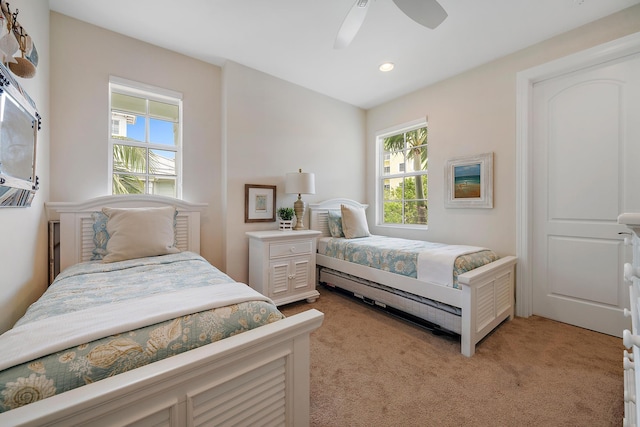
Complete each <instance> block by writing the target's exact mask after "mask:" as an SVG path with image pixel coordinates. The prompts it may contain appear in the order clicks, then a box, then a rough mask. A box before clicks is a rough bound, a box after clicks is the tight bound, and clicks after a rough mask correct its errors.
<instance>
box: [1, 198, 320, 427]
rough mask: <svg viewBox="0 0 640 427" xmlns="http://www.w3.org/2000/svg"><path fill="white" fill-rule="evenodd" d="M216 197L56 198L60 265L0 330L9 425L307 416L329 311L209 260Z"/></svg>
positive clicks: (273, 420)
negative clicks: (312, 357) (275, 293)
mask: <svg viewBox="0 0 640 427" xmlns="http://www.w3.org/2000/svg"><path fill="white" fill-rule="evenodd" d="M105 207H107V208H106V209H103V208H105ZM204 207H205V206H204V205H197V204H191V203H186V202H183V201H180V200H175V199H170V198H165V197H158V196H109V197H102V198H98V199H93V200H90V201H88V202H85V203H50V204H47V209H48V210H49V211H50V214H51V215H50V216H59V219H60V230H61V241H60V248H61V258H60V262H61V270H62V272H61V273H60V274H59V275H58V277H57V278H56V280H55V281H54V283H52V285H51V286H50V287H49V289H48V290H47V292H46V293H45V295H43V297H42V298H41V299H40V300H38V301H37V302H36V303H34V304H33V305H32V306H31V307H30V308H29V309H28V310H27V313H26V314H25V316H24V317H23V318H22V319H21V320H19V321H18V323H17V324H16V326H15V327H14V328H13V329H11V330H10V331H8V332H6V333H5V334H3V335H2V336H0V348H2V356H1V357H0V412H1V413H0V425H43V424H47V425H64V426H68V425H76V424H82V425H92V426H100V425H104V426H107V425H108V426H113V425H171V426H187V425H189V426H192V425H193V426H195V425H212V424H215V425H253V424H255V423H257V422H258V421H260V423H261V424H262V425H307V424H308V422H309V334H310V333H311V332H312V331H313V330H315V329H316V328H318V327H319V326H320V324H321V323H322V318H323V315H322V313H320V312H319V311H317V310H314V309H311V310H308V311H306V312H303V313H300V314H298V315H295V316H291V317H288V318H285V317H284V316H283V315H282V314H281V313H280V311H279V310H278V308H277V307H276V306H275V305H274V304H273V303H272V302H271V301H270V300H269V299H268V298H266V297H264V296H262V295H260V294H259V293H258V292H256V291H254V290H253V289H251V288H250V287H249V286H247V285H245V284H241V283H236V282H234V281H233V280H232V279H231V278H230V277H229V276H227V275H226V274H224V273H222V272H221V271H219V270H217V269H216V268H215V267H213V266H211V265H210V264H209V263H208V262H207V261H206V260H204V258H202V257H201V256H200V255H199V254H198V253H199V246H200V241H199V237H200V225H199V224H200V210H201V209H203V208H204ZM105 232H106V233H105ZM149 232H150V234H151V235H152V236H151V237H150V236H149ZM132 242H135V243H132ZM53 337H55V339H52V338H53Z"/></svg>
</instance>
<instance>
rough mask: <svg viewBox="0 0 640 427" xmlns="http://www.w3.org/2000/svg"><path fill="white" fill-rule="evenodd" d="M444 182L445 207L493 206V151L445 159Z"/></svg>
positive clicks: (489, 207) (488, 207) (485, 207)
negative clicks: (445, 189) (445, 190)
mask: <svg viewBox="0 0 640 427" xmlns="http://www.w3.org/2000/svg"><path fill="white" fill-rule="evenodd" d="M445 182H446V187H447V192H446V194H445V203H444V206H445V208H483V209H491V208H493V153H483V154H478V155H475V156H465V157H456V158H453V159H450V160H447V164H446V167H445Z"/></svg>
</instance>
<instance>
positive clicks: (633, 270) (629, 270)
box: [624, 262, 640, 282]
mask: <svg viewBox="0 0 640 427" xmlns="http://www.w3.org/2000/svg"><path fill="white" fill-rule="evenodd" d="M638 270H640V269H639V268H637V267H634V266H633V265H631V264H629V263H628V262H627V263H625V264H624V278H625V280H628V281H629V282H630V281H631V280H632V279H633V277H634V276H635V277H638V276H640V271H638Z"/></svg>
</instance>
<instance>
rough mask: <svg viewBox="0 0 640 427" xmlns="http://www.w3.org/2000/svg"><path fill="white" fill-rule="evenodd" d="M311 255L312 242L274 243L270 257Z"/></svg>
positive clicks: (270, 247) (270, 250)
mask: <svg viewBox="0 0 640 427" xmlns="http://www.w3.org/2000/svg"><path fill="white" fill-rule="evenodd" d="M308 253H311V240H301V241H298V242H288V243H272V244H271V245H270V246H269V257H270V258H275V257H281V256H289V255H300V254H308Z"/></svg>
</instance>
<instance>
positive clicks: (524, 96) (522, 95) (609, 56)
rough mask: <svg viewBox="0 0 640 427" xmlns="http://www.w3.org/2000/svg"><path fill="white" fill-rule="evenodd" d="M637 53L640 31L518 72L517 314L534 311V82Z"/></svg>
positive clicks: (639, 46)
mask: <svg viewBox="0 0 640 427" xmlns="http://www.w3.org/2000/svg"><path fill="white" fill-rule="evenodd" d="M636 53H640V32H638V33H634V34H631V35H628V36H625V37H621V38H619V39H616V40H613V41H610V42H607V43H604V44H601V45H598V46H595V47H592V48H589V49H586V50H583V51H580V52H577V53H574V54H572V55H569V56H566V57H563V58H560V59H556V60H554V61H551V62H547V63H545V64H542V65H538V66H536V67H533V68H529V69H527V70H523V71H520V72H518V73H517V75H516V255H517V257H518V266H517V271H516V315H517V316H521V317H529V316H531V315H532V314H533V271H532V263H533V230H532V223H533V170H532V161H533V156H532V140H533V126H532V116H533V114H532V113H533V85H534V84H535V83H538V82H540V81H543V80H547V79H550V78H554V77H558V76H561V75H563V74H567V73H570V72H574V71H579V70H581V69H584V68H588V67H592V66H595V65H598V64H602V63H605V62H608V61H613V60H617V59H620V58H623V57H625V56H629V55H633V54H636ZM621 268H622V266H621Z"/></svg>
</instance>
